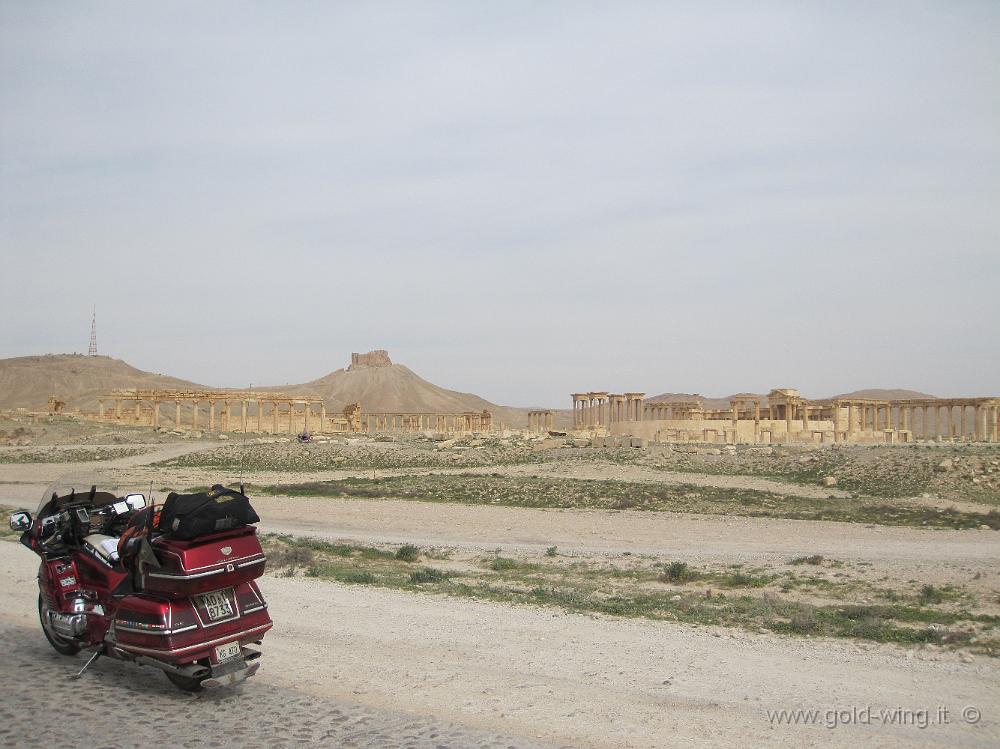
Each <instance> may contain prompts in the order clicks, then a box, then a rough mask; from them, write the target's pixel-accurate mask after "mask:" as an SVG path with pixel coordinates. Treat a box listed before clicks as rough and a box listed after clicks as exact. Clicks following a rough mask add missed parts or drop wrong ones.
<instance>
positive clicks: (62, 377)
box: [0, 354, 202, 410]
mask: <svg viewBox="0 0 1000 749" xmlns="http://www.w3.org/2000/svg"><path fill="white" fill-rule="evenodd" d="M199 387H202V386H201V385H196V384H195V383H193V382H188V381H186V380H180V379H178V378H176V377H168V376H166V375H162V374H153V373H152V372H143V371H142V370H141V369H136V368H135V367H133V366H131V365H129V364H127V363H125V362H123V361H122V360H121V359H112V358H111V357H109V356H83V355H81V354H47V355H45V356H19V357H16V358H13V359H0V408H5V409H6V408H20V407H24V408H30V409H40V408H44V407H45V405H46V403H48V400H49V396H50V395H55V396H56V397H57V398H59V399H60V400H63V401H66V404H67V407H68V408H70V409H72V408H76V407H79V408H82V409H84V410H96V408H97V399H98V397H99V396H100V395H102V394H103V393H106V392H107V391H109V390H111V389H113V388H163V389H167V388H169V389H186V388H199Z"/></svg>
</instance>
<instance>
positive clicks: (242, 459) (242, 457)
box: [240, 382, 261, 496]
mask: <svg viewBox="0 0 1000 749" xmlns="http://www.w3.org/2000/svg"><path fill="white" fill-rule="evenodd" d="M249 396H250V397H249V398H247V406H248V409H249V405H250V403H249V402H250V401H251V400H253V383H252V382H251V383H250V390H249ZM260 407H261V405H260V404H259V403H258V404H257V408H260ZM244 413H245V412H244ZM259 413H260V412H259V411H258V415H259ZM249 418H250V416H249V414H248V415H247V417H246V418H245V419H243V449H242V450H240V494H243V495H244V496H245V495H246V492H245V491H243V464H244V462H245V461H246V457H247V421H248V420H249Z"/></svg>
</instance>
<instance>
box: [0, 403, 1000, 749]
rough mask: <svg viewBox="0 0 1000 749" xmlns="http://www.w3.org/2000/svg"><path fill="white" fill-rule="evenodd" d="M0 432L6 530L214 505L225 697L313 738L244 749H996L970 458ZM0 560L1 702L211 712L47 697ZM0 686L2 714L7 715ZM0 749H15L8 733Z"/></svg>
mask: <svg viewBox="0 0 1000 749" xmlns="http://www.w3.org/2000/svg"><path fill="white" fill-rule="evenodd" d="M0 431H2V432H3V436H4V439H5V441H6V442H7V443H8V444H7V446H5V447H0V498H2V504H3V505H4V507H5V508H6V511H9V510H10V509H13V508H19V507H24V508H28V509H33V508H34V506H35V505H36V504H37V502H38V500H39V499H40V498H41V496H42V495H43V493H44V492H45V491H46V488H47V486H48V485H49V484H50V483H51V482H52V481H54V480H56V479H58V478H62V479H63V480H69V481H71V482H72V481H81V482H89V483H96V484H98V485H100V486H115V487H119V488H121V489H123V490H125V489H127V490H133V491H144V492H145V493H147V494H149V493H152V496H153V498H154V499H155V500H157V501H162V500H163V498H164V497H165V494H166V492H167V491H170V490H175V491H185V490H190V489H195V488H199V487H206V486H210V485H212V484H214V483H223V484H229V485H235V484H238V483H239V482H240V480H241V477H242V481H243V483H244V484H245V486H246V491H247V493H248V494H249V495H250V496H251V498H252V500H253V503H254V506H255V507H256V509H257V511H258V513H259V514H260V516H261V522H260V525H259V530H260V532H261V533H262V534H263V536H264V539H265V541H264V544H265V548H266V549H267V551H268V554H269V563H268V572H267V574H266V575H265V577H264V579H263V580H262V581H261V588H262V590H263V592H264V594H265V596H266V597H267V600H268V603H269V605H270V613H271V615H272V618H273V619H274V621H275V628H274V630H273V631H272V632H271V633H269V634H268V636H267V638H265V641H264V648H263V649H264V653H265V656H264V666H263V667H262V669H261V671H260V673H259V675H258V676H256V677H255V678H254V679H253V680H251V681H250V682H248V683H247V684H246V685H244V686H242V687H240V688H239V690H238V691H241V692H243V693H245V696H246V697H251V698H252V699H253V701H254V702H255V703H256V704H258V705H259V706H260V709H261V710H263V711H264V712H273V713H275V714H281V713H287V712H288V711H289V710H291V709H293V708H294V709H296V710H298V711H299V712H304V713H307V714H308V715H310V716H312V717H311V718H310V719H309V721H306V723H307V725H306V727H305V728H303V729H302V730H301V731H300V735H299V736H296V735H295V733H294V732H287V731H283V730H277V729H275V732H274V733H273V734H272V733H268V732H267V731H270V730H272V729H271V728H270V727H271V726H272V725H273V726H279V727H280V725H281V723H280V721H277V722H275V721H273V720H272V721H268V726H266V727H264V729H263V730H264V731H265V732H264V733H263V734H262V735H261V736H258V737H256V740H259V741H260V742H261V745H272V746H276V745H295V744H297V743H302V744H309V743H312V744H316V743H320V744H322V743H324V740H325V741H326V742H327V743H331V742H332V743H331V745H345V746H349V745H356V746H376V745H381V746H388V745H394V742H395V743H398V745H400V746H404V745H413V746H425V745H426V746H436V745H442V746H480V745H497V746H584V747H658V746H665V745H686V746H715V745H719V744H722V743H728V744H732V745H761V744H763V745H776V746H778V745H780V746H814V745H824V746H825V745H830V746H842V745H843V746H847V745H856V744H857V743H858V742H859V741H864V742H875V743H877V744H878V745H881V746H970V747H971V746H994V745H996V742H997V741H998V740H1000V721H998V715H997V708H996V705H998V704H1000V679H998V676H1000V668H998V663H1000V661H998V656H1000V628H998V623H1000V576H998V572H997V570H998V561H1000V534H998V533H997V529H998V527H1000V514H998V509H1000V488H998V487H1000V450H998V449H997V448H996V446H995V445H982V444H942V445H922V444H917V445H908V446H858V445H838V446H829V445H828V446H794V445H788V446H775V447H766V448H761V447H759V446H739V445H737V446H728V447H724V448H721V449H720V448H706V447H704V446H702V447H698V446H694V445H655V446H649V447H644V448H643V449H635V448H597V447H590V446H587V445H586V443H585V442H584V441H580V440H572V439H565V440H559V439H552V438H545V437H541V436H535V435H529V434H526V433H523V432H507V433H495V434H492V435H481V436H477V435H466V436H458V437H450V438H445V436H444V435H434V434H431V433H426V434H423V433H416V434H412V433H411V434H397V435H366V434H361V435H335V436H329V437H322V438H317V439H316V440H315V441H314V442H312V443H308V444H299V443H297V442H295V441H290V440H289V439H288V438H283V437H273V436H267V437H260V436H256V435H254V436H250V437H244V436H243V435H240V434H236V433H233V434H221V435H208V434H201V435H200V436H199V435H196V434H194V433H191V432H184V431H181V430H177V431H175V432H170V431H166V430H153V429H150V428H145V427H126V426H119V425H106V424H96V423H92V422H83V421H80V420H77V419H74V418H72V417H62V416H49V417H44V416H41V417H40V416H35V417H23V416H22V417H18V416H11V417H8V418H5V419H3V420H2V421H0ZM827 477H834V479H835V480H833V481H831V480H829V479H828V478H827ZM4 540H5V541H7V542H8V543H4V544H2V545H0V560H2V562H0V569H2V574H3V576H4V585H3V586H2V588H0V590H2V593H0V595H2V597H3V605H2V607H0V624H2V629H3V637H4V639H6V640H8V641H10V643H11V650H12V651H13V652H15V653H16V656H15V657H14V658H13V659H9V660H8V661H7V665H5V666H4V667H3V668H4V669H5V670H8V671H9V676H11V677H13V676H14V675H15V673H17V670H18V669H17V668H14V665H15V664H16V663H17V662H18V661H22V662H23V663H21V667H23V668H29V664H28V663H27V662H28V661H30V662H31V665H30V668H32V669H42V670H43V671H44V672H45V674H46V678H47V679H53V680H56V681H58V682H59V684H61V685H62V686H60V687H59V688H60V689H65V688H67V687H66V686H65V684H77V685H83V684H85V683H86V680H90V681H91V683H92V684H104V685H107V687H108V688H112V689H118V690H125V691H124V692H123V696H125V697H127V695H128V694H129V693H132V694H134V693H135V691H136V690H137V689H138V690H141V691H142V690H144V691H143V694H146V695H147V696H150V698H151V699H153V701H155V702H157V704H158V705H160V708H159V709H163V710H167V709H169V707H170V705H172V704H174V703H176V702H177V701H178V700H180V701H182V702H183V701H189V702H184V704H187V705H188V707H187V708H186V709H188V710H190V711H193V712H192V713H191V714H192V715H199V714H201V713H204V714H206V715H208V714H211V712H212V710H213V709H214V708H213V707H212V705H215V704H217V703H218V704H222V703H226V701H227V700H228V701H229V702H228V703H226V704H236V703H232V699H233V698H232V695H230V696H228V697H219V696H211V695H209V696H196V697H190V696H187V695H180V694H174V693H173V692H172V691H171V689H170V687H169V685H168V684H167V683H166V681H165V680H164V679H163V677H162V675H160V674H158V673H155V672H152V671H150V670H148V669H141V668H136V667H128V666H124V665H121V664H115V663H106V662H105V663H100V662H99V664H98V665H96V666H95V667H94V668H93V669H92V670H91V671H90V672H88V673H87V674H85V675H84V677H83V680H81V681H80V682H71V681H70V682H65V684H64V681H63V680H66V679H69V677H70V675H71V674H72V673H74V672H75V671H76V670H78V669H79V668H80V666H81V665H82V658H83V656H82V655H81V656H78V657H77V658H64V657H61V656H56V655H55V654H54V653H51V652H50V651H47V650H46V649H47V645H46V643H45V642H44V639H43V637H42V633H41V631H40V629H39V628H38V626H37V621H36V612H35V605H34V601H35V596H36V595H37V591H36V588H35V582H34V571H35V568H36V558H35V557H34V555H33V554H31V553H30V552H29V551H28V550H26V549H24V548H23V547H21V546H20V545H18V544H16V543H14V541H16V539H15V538H14V536H13V534H12V533H6V535H5V537H4ZM32 653H37V656H38V657H37V658H31V657H28V656H29V655H30V654H32ZM3 683H4V684H5V686H4V687H3V688H2V690H3V691H4V692H5V693H6V694H5V695H4V703H5V704H6V705H16V704H17V699H19V697H18V695H21V696H20V699H24V697H23V694H21V691H20V688H19V687H17V686H15V684H16V682H15V681H13V680H12V679H10V678H5V679H4V680H3ZM123 685H124V686H123ZM14 690H17V691H16V692H15V691H14ZM220 700H221V701H222V702H219V701H220ZM303 705H308V708H304V707H303ZM296 706H298V707H296ZM8 709H12V708H8ZM324 716H326V717H324ZM329 716H341V718H340V719H339V720H336V721H332V722H331V721H330V720H327V718H329ZM316 721H319V722H318V723H317V722H316ZM324 721H326V722H324ZM345 726H350V730H348V729H347V728H345ZM404 728H405V730H404ZM338 732H339V733H338ZM4 734H6V735H4ZM0 738H2V739H6V740H7V743H8V744H9V745H17V741H16V737H14V736H13V735H12V732H11V727H10V726H8V727H7V730H6V731H2V730H0ZM203 738H204V734H200V733H198V731H193V733H192V734H191V735H190V736H188V735H187V734H184V733H183V732H181V733H179V734H178V741H179V742H181V743H184V742H185V741H187V740H189V743H187V744H185V745H192V746H195V745H201V744H200V743H199V742H200V741H201V740H202V739H203ZM244 739H246V740H247V741H249V738H247V737H244ZM250 743H252V741H251V742H250Z"/></svg>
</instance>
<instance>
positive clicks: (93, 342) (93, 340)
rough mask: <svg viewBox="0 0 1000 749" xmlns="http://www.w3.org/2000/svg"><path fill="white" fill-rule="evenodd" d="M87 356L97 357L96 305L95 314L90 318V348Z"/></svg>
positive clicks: (95, 306)
mask: <svg viewBox="0 0 1000 749" xmlns="http://www.w3.org/2000/svg"><path fill="white" fill-rule="evenodd" d="M87 356H97V305H96V304H95V305H94V314H93V316H92V317H91V318H90V348H89V349H87Z"/></svg>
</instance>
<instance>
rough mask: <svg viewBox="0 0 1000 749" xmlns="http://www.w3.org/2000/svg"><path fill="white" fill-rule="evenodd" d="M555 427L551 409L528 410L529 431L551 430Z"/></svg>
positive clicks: (554, 417)
mask: <svg viewBox="0 0 1000 749" xmlns="http://www.w3.org/2000/svg"><path fill="white" fill-rule="evenodd" d="M555 428H556V416H555V414H554V413H553V412H552V411H528V431H529V432H551V431H554V430H555Z"/></svg>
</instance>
